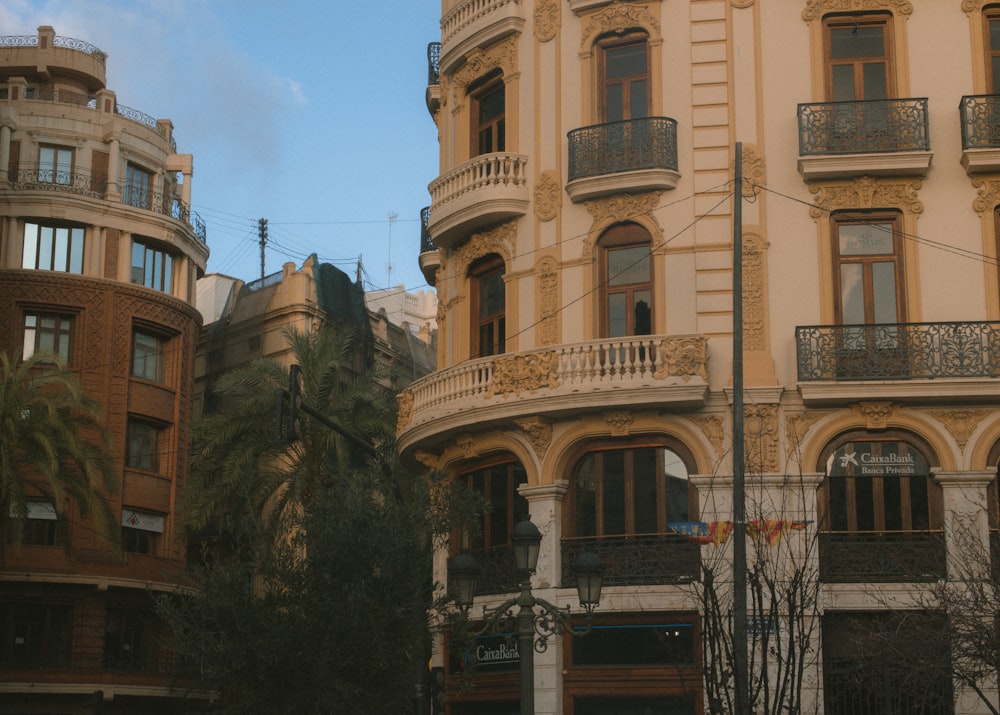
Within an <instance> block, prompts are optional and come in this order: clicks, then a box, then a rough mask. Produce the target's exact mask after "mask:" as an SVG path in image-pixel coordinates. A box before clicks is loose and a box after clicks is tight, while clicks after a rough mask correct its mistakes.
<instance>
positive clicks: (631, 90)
mask: <svg viewBox="0 0 1000 715" xmlns="http://www.w3.org/2000/svg"><path fill="white" fill-rule="evenodd" d="M600 49H601V85H602V87H601V89H602V91H601V100H602V102H601V103H602V106H601V114H602V121H603V122H620V121H622V120H625V119H642V118H644V117H647V116H649V89H650V88H649V48H648V44H647V42H646V36H645V35H629V36H626V37H624V38H614V39H609V40H605V41H603V42H601V44H600Z"/></svg>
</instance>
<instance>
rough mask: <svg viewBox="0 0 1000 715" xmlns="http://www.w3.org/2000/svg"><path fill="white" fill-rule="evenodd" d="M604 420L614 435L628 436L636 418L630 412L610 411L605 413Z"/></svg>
mask: <svg viewBox="0 0 1000 715" xmlns="http://www.w3.org/2000/svg"><path fill="white" fill-rule="evenodd" d="M604 421H605V422H607V423H608V427H610V428H611V436H612V437H628V435H629V430H630V429H631V427H632V423H633V422H634V421H635V418H634V417H633V416H632V414H631V413H630V412H609V413H608V414H606V415H604Z"/></svg>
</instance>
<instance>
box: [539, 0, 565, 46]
mask: <svg viewBox="0 0 1000 715" xmlns="http://www.w3.org/2000/svg"><path fill="white" fill-rule="evenodd" d="M558 31H559V0H538V4H537V5H536V6H535V39H537V40H538V41H539V42H548V41H549V40H551V39H552V38H553V37H555V36H556V33H557V32H558Z"/></svg>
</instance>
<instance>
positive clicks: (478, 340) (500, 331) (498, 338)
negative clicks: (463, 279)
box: [469, 254, 507, 357]
mask: <svg viewBox="0 0 1000 715" xmlns="http://www.w3.org/2000/svg"><path fill="white" fill-rule="evenodd" d="M503 276H504V262H503V259H502V258H501V257H500V256H498V255H496V254H491V255H489V256H486V257H485V258H481V259H480V260H478V261H476V262H475V263H473V264H472V267H471V268H470V269H469V283H470V285H469V288H470V291H471V298H472V302H471V305H472V357H488V356H490V355H500V354H502V353H503V352H504V350H505V349H506V332H507V318H506V311H507V292H506V286H505V284H504V279H503Z"/></svg>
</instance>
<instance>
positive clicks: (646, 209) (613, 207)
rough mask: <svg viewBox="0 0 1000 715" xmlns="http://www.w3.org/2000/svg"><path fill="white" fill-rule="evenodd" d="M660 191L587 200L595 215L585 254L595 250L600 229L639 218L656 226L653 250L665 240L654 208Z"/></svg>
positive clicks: (584, 249)
mask: <svg viewBox="0 0 1000 715" xmlns="http://www.w3.org/2000/svg"><path fill="white" fill-rule="evenodd" d="M660 193H661V192H659V191H649V192H646V193H644V194H615V195H614V196H608V197H606V198H601V199H594V200H593V201H585V202H584V204H583V205H584V206H586V207H587V211H588V212H589V213H590V215H591V216H592V217H593V219H594V221H593V224H592V225H591V230H590V236H589V237H588V238H587V239H586V241H585V243H584V247H583V255H585V256H589V255H590V254H591V253H592V252H593V250H594V241H596V239H597V234H598V229H600V228H603V227H605V226H609V225H611V224H614V223H620V222H622V221H635V220H636V219H638V218H645V219H646V220H647V221H649V222H651V223H652V224H653V225H654V226H655V227H656V236H654V246H653V250H654V251H655V250H656V248H658V247H659V245H660V244H661V243H662V242H663V229H662V228H661V227H660V224H659V222H658V221H657V220H656V216H654V215H653V209H655V208H656V205H657V204H658V203H659V202H660Z"/></svg>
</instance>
